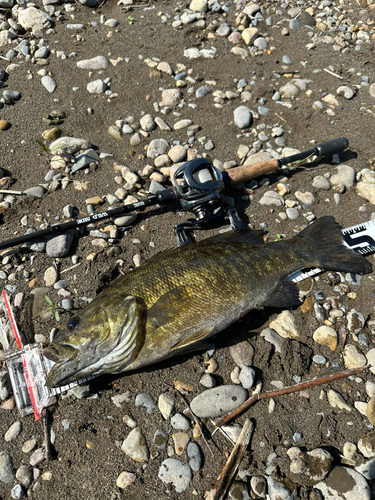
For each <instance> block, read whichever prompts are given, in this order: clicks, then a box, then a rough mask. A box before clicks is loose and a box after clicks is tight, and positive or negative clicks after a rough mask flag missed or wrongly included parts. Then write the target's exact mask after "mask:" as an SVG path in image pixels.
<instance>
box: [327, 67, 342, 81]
mask: <svg viewBox="0 0 375 500" xmlns="http://www.w3.org/2000/svg"><path fill="white" fill-rule="evenodd" d="M324 71H325V72H326V73H329V74H330V75H332V76H335V77H336V78H340V80H343V77H342V76H340V75H337V74H336V73H334V72H333V71H330V70H329V69H327V68H324Z"/></svg>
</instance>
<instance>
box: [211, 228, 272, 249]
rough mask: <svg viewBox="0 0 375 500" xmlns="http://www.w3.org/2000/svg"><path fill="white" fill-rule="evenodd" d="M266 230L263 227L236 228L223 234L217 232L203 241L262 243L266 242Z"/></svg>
mask: <svg viewBox="0 0 375 500" xmlns="http://www.w3.org/2000/svg"><path fill="white" fill-rule="evenodd" d="M263 234H264V232H263V231H262V229H234V230H233V231H228V232H226V233H222V234H215V236H212V237H211V238H207V239H205V240H203V241H216V242H218V243H228V242H230V241H231V242H232V241H233V242H235V243H247V244H248V245H260V244H262V243H264V240H263Z"/></svg>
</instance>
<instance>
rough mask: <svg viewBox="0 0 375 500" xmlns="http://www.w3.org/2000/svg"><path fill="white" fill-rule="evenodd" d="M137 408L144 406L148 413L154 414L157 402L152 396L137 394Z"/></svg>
mask: <svg viewBox="0 0 375 500" xmlns="http://www.w3.org/2000/svg"><path fill="white" fill-rule="evenodd" d="M135 406H144V407H145V408H146V410H147V413H152V411H153V410H154V409H155V402H154V400H153V398H152V396H151V395H150V394H146V393H144V392H143V393H141V394H137V397H136V398H135Z"/></svg>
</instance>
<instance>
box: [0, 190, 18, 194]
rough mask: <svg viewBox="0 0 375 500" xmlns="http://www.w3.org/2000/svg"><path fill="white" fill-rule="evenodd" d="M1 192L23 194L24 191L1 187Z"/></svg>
mask: <svg viewBox="0 0 375 500" xmlns="http://www.w3.org/2000/svg"><path fill="white" fill-rule="evenodd" d="M0 193H1V194H23V191H12V190H11V189H0Z"/></svg>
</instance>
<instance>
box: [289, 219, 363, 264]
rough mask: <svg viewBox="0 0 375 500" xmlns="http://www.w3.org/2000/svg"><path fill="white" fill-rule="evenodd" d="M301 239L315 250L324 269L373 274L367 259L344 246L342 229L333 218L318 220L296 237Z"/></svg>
mask: <svg viewBox="0 0 375 500" xmlns="http://www.w3.org/2000/svg"><path fill="white" fill-rule="evenodd" d="M299 237H301V238H303V240H304V241H305V243H306V244H308V245H309V246H310V247H312V248H313V249H314V253H315V254H316V258H317V265H318V266H319V267H322V268H323V269H329V270H331V271H344V272H348V273H356V274H367V273H370V272H371V264H370V263H369V262H368V261H367V260H366V259H365V257H363V256H362V255H360V254H358V253H356V252H354V250H352V249H351V248H348V247H346V246H345V245H344V243H343V237H342V234H341V227H340V225H339V224H338V223H337V222H336V221H335V219H334V218H333V217H331V216H325V217H321V218H320V219H318V220H316V221H315V222H314V223H313V224H311V225H310V226H307V227H306V228H305V229H304V230H303V231H301V232H300V233H299V234H298V235H297V236H296V238H299Z"/></svg>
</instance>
